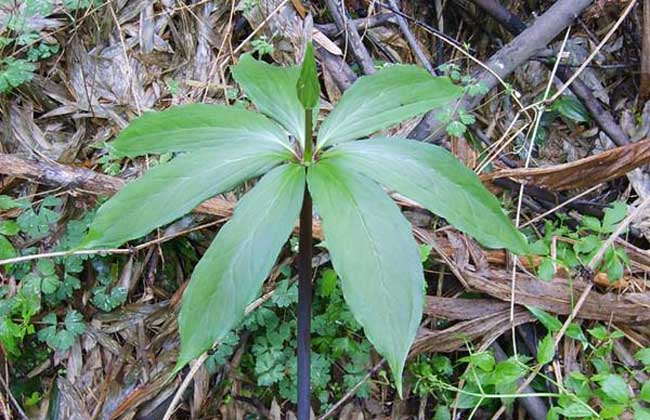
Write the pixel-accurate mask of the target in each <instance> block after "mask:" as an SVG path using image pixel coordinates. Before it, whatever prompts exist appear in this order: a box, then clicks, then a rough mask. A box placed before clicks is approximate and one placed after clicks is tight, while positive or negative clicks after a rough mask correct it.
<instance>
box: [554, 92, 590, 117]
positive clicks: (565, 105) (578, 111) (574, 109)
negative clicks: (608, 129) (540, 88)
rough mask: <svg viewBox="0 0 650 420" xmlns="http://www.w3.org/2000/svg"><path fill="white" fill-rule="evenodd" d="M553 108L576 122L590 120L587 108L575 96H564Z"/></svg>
mask: <svg viewBox="0 0 650 420" xmlns="http://www.w3.org/2000/svg"><path fill="white" fill-rule="evenodd" d="M551 109H552V110H553V111H557V112H558V113H559V114H560V115H562V116H563V117H565V118H568V119H570V120H573V121H576V122H589V120H590V118H589V112H588V111H587V109H586V108H585V107H584V105H582V103H581V102H580V101H578V100H577V99H576V98H574V97H573V96H566V95H565V96H562V97H561V98H560V99H558V100H556V101H555V103H553V105H552V106H551Z"/></svg>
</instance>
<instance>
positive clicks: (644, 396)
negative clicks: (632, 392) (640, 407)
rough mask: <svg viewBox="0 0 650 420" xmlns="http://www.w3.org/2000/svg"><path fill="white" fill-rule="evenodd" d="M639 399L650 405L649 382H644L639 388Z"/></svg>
mask: <svg viewBox="0 0 650 420" xmlns="http://www.w3.org/2000/svg"><path fill="white" fill-rule="evenodd" d="M639 398H641V400H643V401H645V402H647V403H650V381H645V383H644V384H643V386H642V387H641V392H640V393H639Z"/></svg>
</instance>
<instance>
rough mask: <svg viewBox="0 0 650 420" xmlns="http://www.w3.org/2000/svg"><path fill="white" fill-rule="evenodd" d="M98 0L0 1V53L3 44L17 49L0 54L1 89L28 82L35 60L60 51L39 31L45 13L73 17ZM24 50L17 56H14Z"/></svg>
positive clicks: (5, 90)
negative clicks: (60, 0) (8, 54)
mask: <svg viewBox="0 0 650 420" xmlns="http://www.w3.org/2000/svg"><path fill="white" fill-rule="evenodd" d="M99 3H100V2H99V1H98V0H64V1H63V2H57V1H55V0H23V1H5V2H0V9H2V11H3V12H4V13H3V14H2V16H3V17H4V21H2V22H0V53H2V52H3V50H4V49H5V48H8V47H13V48H14V50H17V51H16V52H15V53H14V54H13V55H11V56H6V57H4V58H0V93H7V92H10V91H11V90H12V89H13V88H16V87H18V86H20V85H22V84H23V83H25V82H28V81H30V80H31V79H32V77H34V71H35V70H36V65H35V63H36V62H38V61H40V60H45V59H47V58H49V57H51V56H52V55H54V54H56V53H58V52H59V50H60V48H59V44H57V43H56V40H54V39H53V38H52V37H45V36H43V34H42V30H41V29H42V28H41V26H42V25H43V21H45V20H46V19H45V18H47V17H48V16H50V15H53V14H56V13H64V14H66V15H68V16H69V17H70V18H71V19H72V20H74V17H73V16H72V14H71V13H72V12H74V11H76V10H78V9H85V8H88V7H91V6H95V5H98V4H99ZM19 52H23V54H21V55H20V58H19V57H17V56H15V54H18V53H19Z"/></svg>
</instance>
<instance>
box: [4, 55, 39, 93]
mask: <svg viewBox="0 0 650 420" xmlns="http://www.w3.org/2000/svg"><path fill="white" fill-rule="evenodd" d="M34 70H36V66H35V65H34V64H32V63H30V62H29V61H27V60H24V59H22V58H19V59H15V58H13V57H7V58H5V59H3V60H0V92H9V91H10V90H11V88H13V87H18V86H20V85H22V84H23V83H24V82H27V81H29V80H32V77H34Z"/></svg>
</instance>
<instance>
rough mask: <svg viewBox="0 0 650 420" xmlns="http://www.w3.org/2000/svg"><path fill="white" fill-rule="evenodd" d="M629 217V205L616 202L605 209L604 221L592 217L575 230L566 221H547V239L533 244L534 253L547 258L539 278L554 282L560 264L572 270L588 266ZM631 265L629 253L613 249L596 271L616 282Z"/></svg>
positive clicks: (614, 247) (620, 249) (539, 269)
mask: <svg viewBox="0 0 650 420" xmlns="http://www.w3.org/2000/svg"><path fill="white" fill-rule="evenodd" d="M626 214H627V205H626V204H625V203H622V202H614V203H612V205H611V206H610V207H608V208H606V209H605V215H604V217H603V220H602V221H600V220H598V219H597V218H595V217H592V216H584V217H583V218H582V220H581V221H580V224H579V225H578V228H577V229H575V230H573V229H571V228H569V227H568V226H566V225H565V223H564V219H560V220H559V221H558V222H555V223H554V222H551V221H546V224H545V229H544V237H543V238H541V239H538V240H537V241H535V242H533V243H532V244H531V247H530V248H531V252H532V253H533V254H535V255H539V256H541V257H543V258H542V260H541V263H540V265H539V267H538V268H537V275H538V276H539V277H540V278H541V279H542V280H545V281H550V280H551V279H552V278H553V275H554V274H555V271H556V269H557V266H558V265H559V266H561V267H563V268H565V269H568V270H576V269H578V268H579V267H581V266H586V265H588V264H589V262H590V261H591V259H592V258H593V256H594V255H595V254H596V253H597V252H598V250H599V249H600V247H601V246H602V245H603V244H604V242H605V241H606V240H607V237H608V236H609V235H610V234H611V233H613V232H614V231H615V230H616V227H617V226H618V224H619V223H620V222H621V221H622V220H623V219H624V218H625V216H626ZM563 238H567V239H568V240H563ZM553 254H554V257H553ZM627 264H629V258H628V256H627V254H626V253H625V250H624V249H622V248H619V247H616V246H611V247H610V248H608V249H607V250H606V251H605V254H604V256H603V261H602V262H601V263H600V265H599V266H598V267H596V270H597V271H598V272H603V273H606V274H607V277H608V279H609V281H610V282H614V281H616V280H618V279H620V278H621V277H622V276H623V271H624V267H625V265H627Z"/></svg>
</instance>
